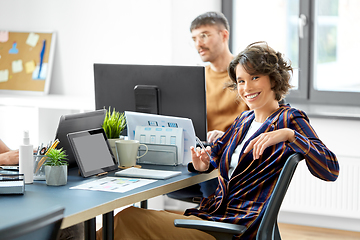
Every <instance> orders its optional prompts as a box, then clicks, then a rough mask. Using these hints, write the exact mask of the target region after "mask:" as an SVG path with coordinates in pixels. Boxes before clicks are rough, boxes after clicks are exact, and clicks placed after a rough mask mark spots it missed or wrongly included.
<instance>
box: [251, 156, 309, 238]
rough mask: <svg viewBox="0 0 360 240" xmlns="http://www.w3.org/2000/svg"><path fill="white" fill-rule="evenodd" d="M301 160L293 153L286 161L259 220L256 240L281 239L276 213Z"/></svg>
mask: <svg viewBox="0 0 360 240" xmlns="http://www.w3.org/2000/svg"><path fill="white" fill-rule="evenodd" d="M303 159H304V157H303V156H302V155H301V154H300V153H294V154H292V155H291V156H290V157H289V158H288V159H287V161H286V163H285V165H284V167H283V169H282V170H281V173H280V176H279V179H278V181H277V183H276V185H275V188H274V190H273V193H272V195H271V197H270V200H269V204H268V206H267V207H266V210H265V213H264V216H263V218H262V220H261V223H260V226H259V229H258V232H257V235H256V239H257V240H269V239H281V238H280V234H279V229H278V226H277V217H278V213H279V210H280V206H281V204H282V202H283V200H284V197H285V194H286V191H287V189H288V187H289V184H290V182H291V179H292V177H293V175H294V172H295V170H296V167H297V165H298V163H299V162H300V161H301V160H303Z"/></svg>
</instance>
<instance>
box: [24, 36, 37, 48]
mask: <svg viewBox="0 0 360 240" xmlns="http://www.w3.org/2000/svg"><path fill="white" fill-rule="evenodd" d="M39 38H40V36H39V35H38V34H35V33H29V36H28V38H27V39H26V44H27V45H30V46H32V47H35V46H36V44H37V42H38V41H39Z"/></svg>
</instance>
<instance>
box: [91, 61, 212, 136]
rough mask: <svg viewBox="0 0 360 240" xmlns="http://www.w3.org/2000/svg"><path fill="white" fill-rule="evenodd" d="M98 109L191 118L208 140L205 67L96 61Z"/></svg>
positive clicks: (95, 74)
mask: <svg viewBox="0 0 360 240" xmlns="http://www.w3.org/2000/svg"><path fill="white" fill-rule="evenodd" d="M94 79H95V105H96V109H102V108H106V109H108V108H109V106H111V108H115V109H116V110H117V111H120V112H123V111H134V112H135V111H137V112H144V113H153V114H154V113H155V114H161V115H166V116H175V117H185V118H190V119H191V120H192V122H193V124H194V129H195V133H196V135H197V136H198V137H199V138H200V139H201V140H203V141H206V133H207V124H206V91H205V68H204V67H203V66H164V65H127V64H99V63H95V64H94Z"/></svg>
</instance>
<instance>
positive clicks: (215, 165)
mask: <svg viewBox="0 0 360 240" xmlns="http://www.w3.org/2000/svg"><path fill="white" fill-rule="evenodd" d="M195 138H196V142H197V143H198V144H199V145H200V147H201V148H202V149H204V151H205V152H206V154H207V155H208V157H209V159H210V163H211V165H213V167H214V168H217V167H218V166H217V164H216V163H215V162H214V161H213V160H212V158H211V156H210V154H209V153H208V152H207V151H206V150H205V146H204V144H202V142H201V140H200V139H199V138H198V137H196V136H195Z"/></svg>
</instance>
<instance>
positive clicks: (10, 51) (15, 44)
mask: <svg viewBox="0 0 360 240" xmlns="http://www.w3.org/2000/svg"><path fill="white" fill-rule="evenodd" d="M16 46H17V43H16V42H13V45H12V48H10V50H9V53H10V54H17V53H18V52H19V49H17V48H16Z"/></svg>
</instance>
